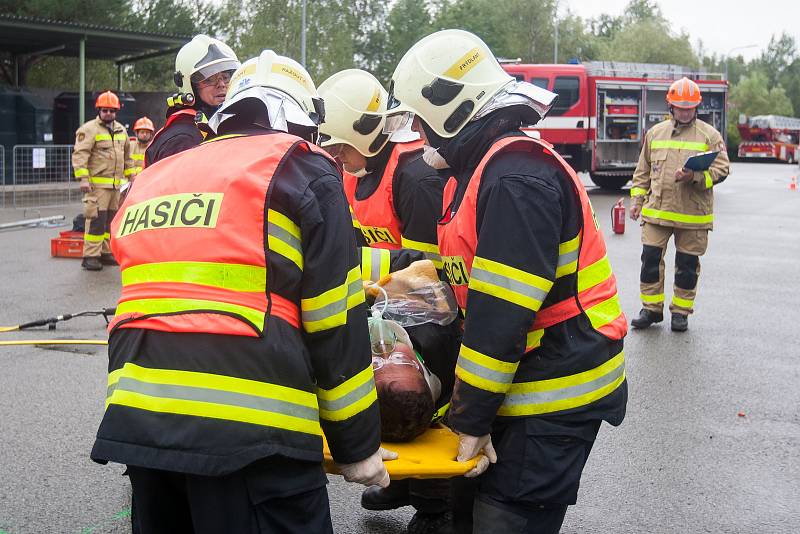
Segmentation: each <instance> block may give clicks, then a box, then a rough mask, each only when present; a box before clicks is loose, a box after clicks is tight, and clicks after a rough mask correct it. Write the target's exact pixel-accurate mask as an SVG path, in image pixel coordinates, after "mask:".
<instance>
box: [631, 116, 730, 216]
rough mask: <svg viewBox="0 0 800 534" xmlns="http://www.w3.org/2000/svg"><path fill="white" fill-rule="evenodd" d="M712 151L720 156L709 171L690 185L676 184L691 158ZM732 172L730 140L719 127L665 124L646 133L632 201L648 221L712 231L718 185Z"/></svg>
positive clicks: (697, 174) (697, 175)
mask: <svg viewBox="0 0 800 534" xmlns="http://www.w3.org/2000/svg"><path fill="white" fill-rule="evenodd" d="M709 150H718V151H719V154H718V155H717V158H716V160H714V163H713V164H712V165H711V167H710V168H709V169H708V170H707V171H702V172H697V171H696V172H695V173H694V177H693V178H692V180H691V181H688V182H682V183H681V182H677V181H676V180H675V171H676V170H677V169H680V168H682V167H683V164H684V163H685V162H686V158H688V157H689V156H693V155H695V154H698V153H700V152H707V151H709ZM729 172H730V162H729V161H728V153H727V151H726V149H725V141H724V140H723V139H722V135H720V133H719V132H718V131H717V130H715V129H714V127H712V126H711V125H710V124H708V123H706V122H703V121H701V120H697V119H696V120H694V121H692V122H691V123H689V124H685V125H683V124H678V123H676V122H675V121H673V120H671V119H670V120H666V121H663V122H660V123H659V124H656V125H655V126H653V127H652V128H651V129H650V130H649V131H648V132H647V134H646V135H645V138H644V145H643V146H642V152H641V154H640V155H639V163H638V165H637V166H636V171H634V173H633V186H632V187H631V199H632V201H633V203H634V204H635V205H639V206H642V218H643V219H644V221H645V222H648V223H653V224H660V225H662V226H673V227H675V228H692V229H708V230H710V229H712V228H713V224H714V214H713V213H714V211H713V210H714V193H713V187H714V185H715V184H717V183H719V182H721V181H722V180H724V179H725V178H726V177H727V176H728V174H729Z"/></svg>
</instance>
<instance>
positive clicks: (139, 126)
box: [133, 117, 156, 132]
mask: <svg viewBox="0 0 800 534" xmlns="http://www.w3.org/2000/svg"><path fill="white" fill-rule="evenodd" d="M138 130H150V131H151V132H155V131H156V128H155V126H153V121H151V120H150V119H148V118H147V117H142V118H141V119H139V120H138V121H136V122H134V123H133V131H134V132H136V131H138Z"/></svg>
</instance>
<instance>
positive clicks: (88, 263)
mask: <svg viewBox="0 0 800 534" xmlns="http://www.w3.org/2000/svg"><path fill="white" fill-rule="evenodd" d="M81 267H83V268H84V269H86V270H87V271H102V270H103V264H102V263H100V259H99V258H83V261H82V262H81Z"/></svg>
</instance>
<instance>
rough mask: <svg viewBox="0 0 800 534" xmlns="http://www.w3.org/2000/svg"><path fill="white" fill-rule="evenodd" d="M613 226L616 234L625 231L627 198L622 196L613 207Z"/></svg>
mask: <svg viewBox="0 0 800 534" xmlns="http://www.w3.org/2000/svg"><path fill="white" fill-rule="evenodd" d="M611 228H612V229H613V230H614V233H615V234H624V233H625V199H624V198H621V199H619V200H618V201H617V203H616V204H614V207H612V208H611Z"/></svg>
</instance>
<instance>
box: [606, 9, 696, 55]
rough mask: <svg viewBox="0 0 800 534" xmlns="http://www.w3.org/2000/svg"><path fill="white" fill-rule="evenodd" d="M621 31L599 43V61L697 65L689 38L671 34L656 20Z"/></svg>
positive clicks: (631, 25) (629, 25)
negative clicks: (600, 59)
mask: <svg viewBox="0 0 800 534" xmlns="http://www.w3.org/2000/svg"><path fill="white" fill-rule="evenodd" d="M623 28H624V29H623V31H620V32H618V33H617V34H615V35H614V37H612V38H611V39H610V40H608V41H604V42H602V43H601V44H600V46H599V47H598V48H599V54H600V57H601V58H602V59H604V60H608V61H630V62H638V63H672V64H679V65H687V66H690V67H697V66H699V63H700V62H699V60H698V58H697V56H696V55H695V53H694V51H693V50H692V46H691V44H690V43H689V36H688V35H687V34H680V35H674V34H672V33H671V32H670V30H669V27H668V26H667V25H666V23H664V22H662V21H659V20H656V19H649V20H639V21H635V22H632V23H630V24H627V25H625V26H624V27H623Z"/></svg>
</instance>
